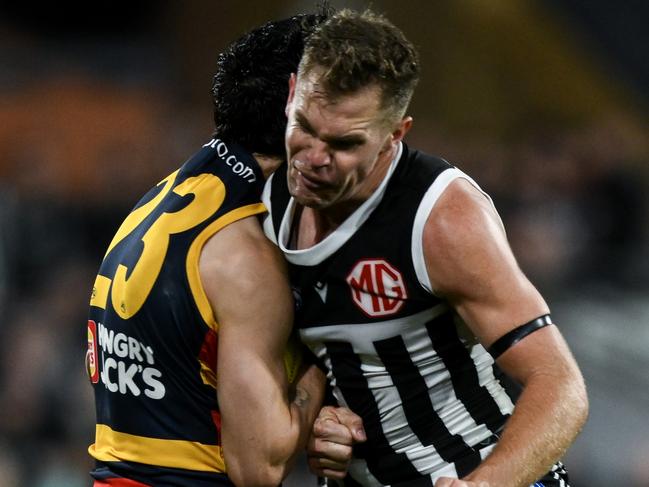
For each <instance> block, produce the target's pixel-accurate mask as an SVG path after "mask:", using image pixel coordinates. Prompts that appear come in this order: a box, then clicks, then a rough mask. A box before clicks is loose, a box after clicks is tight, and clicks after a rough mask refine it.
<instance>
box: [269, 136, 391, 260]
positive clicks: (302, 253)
mask: <svg viewBox="0 0 649 487" xmlns="http://www.w3.org/2000/svg"><path fill="white" fill-rule="evenodd" d="M402 153H403V144H402V143H401V142H399V146H398V148H397V153H396V154H395V156H394V158H393V159H392V162H390V167H389V168H388V172H387V174H386V175H385V177H384V178H383V181H381V184H380V185H379V187H378V188H376V190H375V191H374V193H372V195H371V196H370V197H369V198H368V199H367V200H365V201H364V202H363V204H362V205H361V206H359V207H358V208H356V210H354V212H353V213H352V214H351V215H349V216H348V217H347V218H346V219H345V221H343V222H342V223H341V224H340V226H339V227H338V228H336V229H335V230H334V231H333V232H332V233H330V234H329V235H327V236H326V237H325V238H324V239H323V240H321V241H320V242H318V243H317V244H315V245H314V246H312V247H309V248H307V249H300V250H295V249H289V248H288V244H289V239H290V234H291V223H292V221H293V217H294V215H295V199H294V198H293V197H291V199H290V200H289V202H288V205H287V207H286V210H285V211H284V216H283V217H282V223H281V224H280V226H279V232H278V238H277V242H278V245H279V248H280V249H281V250H282V252H284V256H285V257H286V260H288V261H289V262H291V263H292V264H296V265H306V266H310V265H311V266H312V265H318V264H320V263H321V262H322V261H324V260H325V259H327V258H328V257H329V256H331V255H332V254H333V253H334V252H336V251H337V250H338V249H339V248H340V247H342V246H343V245H344V244H345V243H346V242H347V241H348V240H349V239H350V238H351V236H352V235H354V233H355V232H356V230H357V229H358V228H359V227H360V226H361V225H362V224H363V223H365V221H366V220H367V219H368V218H369V216H370V215H371V214H372V212H373V211H374V209H375V208H376V207H377V206H378V205H379V203H380V202H381V200H382V199H383V195H384V194H385V189H386V187H387V185H388V182H389V181H390V179H391V177H392V174H393V173H394V170H395V169H396V167H397V164H398V163H399V160H400V159H401V154H402Z"/></svg>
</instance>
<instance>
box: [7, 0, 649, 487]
mask: <svg viewBox="0 0 649 487" xmlns="http://www.w3.org/2000/svg"><path fill="white" fill-rule="evenodd" d="M314 3H315V2H311V1H285V2H272V1H263V0H254V1H247V2H240V1H235V0H225V1H207V0H202V1H199V0H195V1H187V2H171V1H168V0H167V1H152V0H149V1H139V2H137V1H135V2H134V1H130V2H126V1H124V0H122V1H112V2H95V3H92V4H87V5H85V6H81V7H80V6H79V5H77V4H76V3H68V2H56V3H52V2H51V3H44V4H40V3H33V2H2V3H0V479H2V480H1V481H0V482H1V483H2V485H3V486H6V487H13V486H35V487H77V486H86V485H89V484H90V480H89V477H88V475H87V471H88V470H89V468H90V465H91V462H90V459H89V457H88V455H87V453H86V448H87V446H88V445H89V444H90V443H91V442H92V436H93V432H94V423H93V421H94V410H93V404H92V397H91V388H90V386H89V384H88V381H87V378H86V376H85V371H84V366H83V361H84V355H85V346H86V344H85V338H86V337H85V323H86V310H87V303H88V299H89V298H88V297H89V292H90V288H91V286H92V282H93V279H94V275H95V273H96V270H97V267H98V265H99V262H100V260H101V258H102V256H103V253H104V251H105V248H106V246H107V244H108V242H109V240H110V238H111V237H112V235H113V233H114V232H115V230H116V228H117V226H118V225H119V223H120V221H121V220H122V219H123V217H124V216H125V214H126V213H127V212H128V210H129V208H130V207H131V206H132V205H133V204H134V203H135V201H137V199H138V198H139V196H140V195H141V194H142V193H143V192H144V191H146V190H147V189H148V188H149V187H150V186H151V185H152V184H153V183H154V182H157V181H159V180H160V179H162V178H163V177H164V176H166V175H167V174H168V173H169V172H170V171H171V170H173V169H175V168H176V167H177V166H178V165H180V164H181V163H182V162H183V161H184V160H186V158H187V157H188V156H189V155H191V154H192V153H193V152H194V151H195V150H196V149H197V148H198V147H199V146H200V145H202V143H204V142H205V141H206V140H208V139H209V136H210V135H211V131H212V125H211V123H212V122H211V120H212V118H211V109H212V108H211V107H212V105H211V99H210V87H211V79H212V76H213V70H214V66H215V61H216V57H217V54H218V52H219V51H220V50H221V49H222V48H223V47H224V46H225V45H226V44H227V42H229V41H230V40H232V39H234V38H235V37H237V36H238V35H240V34H242V33H243V32H244V31H246V30H248V29H250V28H253V27H255V26H257V25H259V24H261V23H263V22H265V21H267V20H269V19H273V18H280V17H284V16H287V15H289V14H293V13H296V12H299V11H305V10H310V9H312V8H313V6H314ZM333 4H334V6H337V7H342V6H350V7H354V8H360V9H362V8H364V7H365V6H367V2H362V1H356V2H354V1H349V2H344V1H338V2H335V1H334V2H333ZM372 5H373V7H374V9H375V10H378V11H380V12H383V13H385V14H386V15H387V16H388V17H389V18H390V19H391V20H392V21H393V22H395V23H396V24H397V25H399V26H400V27H402V29H403V30H404V31H405V33H406V35H407V36H408V37H409V38H410V39H411V40H412V41H413V42H414V43H415V44H416V45H417V47H418V48H419V50H420V53H421V56H422V65H423V76H422V80H421V82H420V86H419V87H418V90H417V93H416V95H415V98H414V100H413V104H412V107H411V114H412V115H413V116H414V119H415V126H414V128H413V130H412V132H411V134H409V136H408V138H407V141H408V142H409V143H410V144H412V145H415V146H418V147H419V148H421V149H424V150H426V151H428V152H431V153H434V154H438V155H441V156H443V157H445V158H447V159H449V160H450V161H452V162H453V163H455V164H456V165H458V166H459V167H460V168H462V169H463V170H465V171H466V172H468V173H469V174H470V175H471V176H472V177H474V178H475V179H476V180H477V181H478V182H479V183H480V184H481V185H482V187H483V188H484V189H486V190H487V191H488V192H489V193H490V194H491V195H492V196H493V198H494V201H495V203H496V205H497V207H498V209H499V211H500V213H501V215H502V217H503V220H504V222H505V225H506V228H507V229H508V235H509V239H510V242H511V244H512V247H513V249H514V251H515V253H516V256H517V258H518V260H519V263H520V265H521V267H522V268H523V269H524V270H525V272H526V273H527V274H528V275H529V276H530V278H531V279H532V280H533V282H534V283H535V284H536V285H537V286H538V287H539V288H540V289H541V290H542V292H543V293H544V295H545V296H546V298H547V300H548V301H549V303H550V306H551V308H552V310H553V315H554V317H555V321H556V322H557V323H558V324H559V325H560V326H561V328H562V331H563V332H564V334H565V336H566V338H567V339H568V341H569V343H570V345H571V347H572V348H573V350H574V353H575V355H576V356H577V359H578V361H579V363H580V365H581V367H582V370H583V373H584V375H585V377H586V380H587V384H588V387H589V395H590V400H591V417H590V420H589V423H588V424H587V426H586V428H585V430H584V432H583V433H582V435H581V436H580V437H579V439H578V440H577V442H576V443H575V445H574V446H573V448H572V449H571V450H570V452H569V453H568V455H567V458H566V463H567V464H568V467H569V470H570V471H571V473H572V477H573V479H574V482H573V484H574V485H575V486H580V485H582V486H585V485H588V486H591V487H599V486H612V485H615V486H618V485H620V486H621V485H624V486H629V487H640V486H642V487H646V486H647V485H649V461H648V460H649V422H648V421H647V411H648V410H649V374H648V373H647V370H649V351H648V348H649V326H647V325H648V324H649V298H647V290H648V288H649V286H648V284H649V280H648V276H649V258H647V255H648V252H647V251H648V250H649V238H648V235H649V234H648V218H647V215H648V214H649V213H648V211H647V210H648V200H649V199H648V196H647V193H648V190H649V174H648V169H647V164H646V163H647V162H648V159H649V135H648V134H649V62H648V61H649V29H647V25H649V3H648V2H646V1H644V0H625V1H624V2H615V1H613V0H608V1H605V0H497V1H490V2H487V1H479V0H438V1H430V0H410V1H401V2H390V1H387V0H384V1H378V0H377V1H374V2H372ZM313 482H314V481H313V480H312V479H307V478H306V473H305V469H304V466H303V465H302V464H300V465H299V466H298V469H297V471H296V472H295V473H294V474H293V475H292V477H291V478H290V479H289V481H288V482H286V485H287V486H288V487H297V486H302V485H314V483H313Z"/></svg>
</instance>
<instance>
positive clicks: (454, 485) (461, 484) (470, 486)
mask: <svg viewBox="0 0 649 487" xmlns="http://www.w3.org/2000/svg"><path fill="white" fill-rule="evenodd" d="M435 487H491V486H490V485H489V482H472V481H470V480H459V479H452V478H449V477H440V478H438V479H437V482H435Z"/></svg>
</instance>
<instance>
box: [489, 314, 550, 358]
mask: <svg viewBox="0 0 649 487" xmlns="http://www.w3.org/2000/svg"><path fill="white" fill-rule="evenodd" d="M552 324H553V323H552V318H550V315H549V314H547V315H543V316H539V317H538V318H536V319H533V320H532V321H528V322H527V323H525V324H523V325H521V326H518V327H516V328H514V329H513V330H511V331H509V332H507V333H505V334H504V335H503V336H501V337H500V338H499V339H498V340H496V341H495V342H493V343H492V344H491V346H490V347H489V350H488V352H489V353H490V354H491V356H492V357H493V358H494V359H497V358H498V357H500V356H501V355H502V354H503V352H505V351H506V350H507V349H509V348H510V347H512V346H513V345H515V344H517V343H518V342H520V341H521V340H522V339H523V338H525V337H526V336H527V335H529V334H530V333H534V332H535V331H536V330H539V329H541V328H543V327H544V326H548V325H552Z"/></svg>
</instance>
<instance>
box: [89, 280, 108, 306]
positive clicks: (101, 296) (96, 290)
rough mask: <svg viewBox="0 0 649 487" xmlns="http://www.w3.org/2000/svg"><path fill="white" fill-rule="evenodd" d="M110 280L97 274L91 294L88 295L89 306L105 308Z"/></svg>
mask: <svg viewBox="0 0 649 487" xmlns="http://www.w3.org/2000/svg"><path fill="white" fill-rule="evenodd" d="M111 282H112V281H111V280H110V279H109V278H108V277H104V276H101V275H97V278H96V279H95V284H94V285H93V286H92V294H91V295H90V306H96V307H97V308H101V309H106V303H107V302H108V293H109V291H110V283H111Z"/></svg>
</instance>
